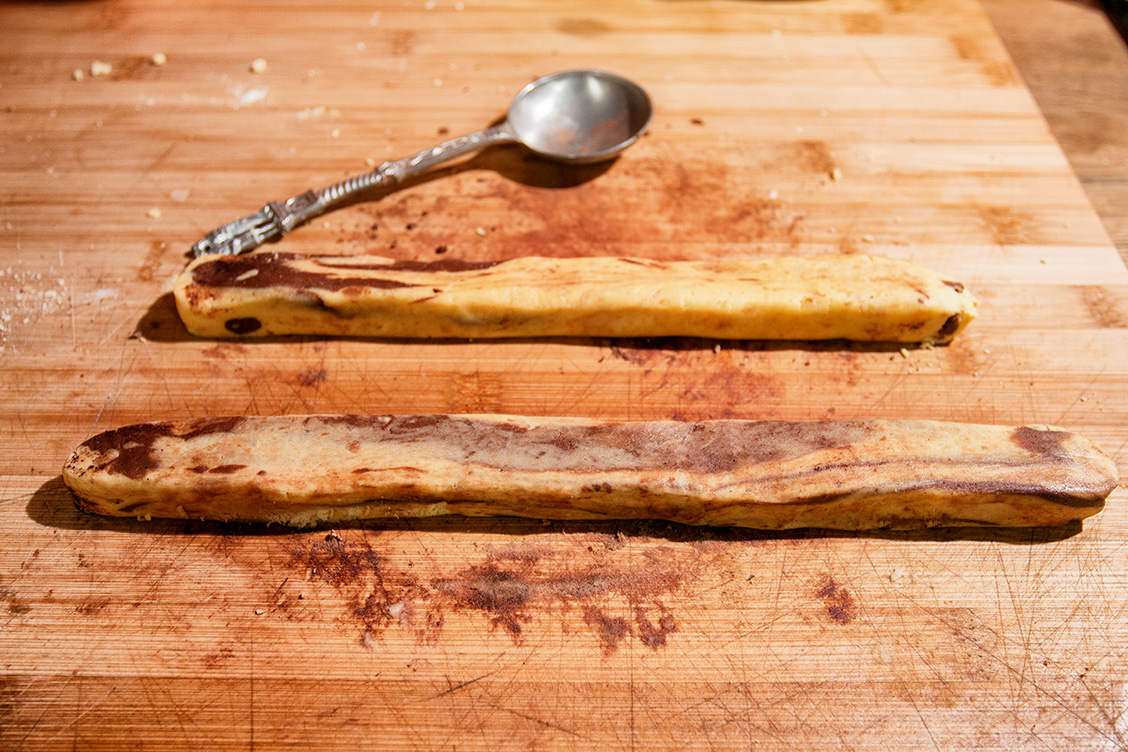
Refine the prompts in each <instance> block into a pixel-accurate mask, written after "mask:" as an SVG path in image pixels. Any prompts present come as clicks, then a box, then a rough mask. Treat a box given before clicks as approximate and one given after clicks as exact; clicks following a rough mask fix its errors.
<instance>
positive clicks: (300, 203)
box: [192, 123, 517, 257]
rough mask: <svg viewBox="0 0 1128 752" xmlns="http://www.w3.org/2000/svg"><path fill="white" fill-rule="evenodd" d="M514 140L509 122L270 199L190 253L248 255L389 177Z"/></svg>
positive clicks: (213, 233) (411, 173) (397, 180)
mask: <svg viewBox="0 0 1128 752" xmlns="http://www.w3.org/2000/svg"><path fill="white" fill-rule="evenodd" d="M515 141H517V137H516V136H515V135H514V134H513V132H512V130H511V129H510V128H509V127H508V123H502V124H501V125H496V126H494V127H492V128H486V129H485V130H481V131H477V132H475V133H470V134H468V135H465V136H459V137H458V138H452V139H450V140H449V141H444V142H443V143H441V144H439V145H438V146H433V147H431V148H430V149H426V150H424V151H421V152H419V153H418V154H414V155H412V156H410V157H406V158H404V159H399V160H396V161H394V162H385V163H384V164H382V165H380V166H379V167H377V168H376V169H375V170H373V171H372V172H366V173H364V174H363V175H356V176H354V177H351V178H346V179H345V180H342V181H341V182H339V183H334V184H333V185H331V186H329V187H328V188H322V189H321V190H319V191H314V190H309V191H306V192H305V193H302V194H299V195H297V196H294V197H293V198H289V199H287V200H285V201H271V202H270V203H268V204H267V205H266V206H264V207H263V208H262V209H260V210H258V211H257V212H255V213H254V214H251V215H250V216H247V217H243V218H242V219H237V220H235V221H234V222H229V223H227V224H225V225H223V226H222V227H218V228H216V229H215V230H212V231H211V232H209V233H208V234H207V235H206V236H205V237H204V238H203V239H202V240H200V241H199V242H197V243H196V244H195V245H193V246H192V255H193V256H197V257H198V256H205V255H208V254H224V255H228V256H235V255H238V254H240V253H246V252H247V251H250V250H252V249H254V248H257V247H258V246H260V245H262V244H263V243H265V242H267V241H270V240H277V239H278V238H281V237H282V236H283V235H286V234H287V233H289V232H290V231H291V230H293V229H294V228H295V227H297V226H298V225H300V224H303V223H305V222H308V221H309V220H311V219H313V218H314V217H317V216H320V215H322V214H324V213H325V212H326V211H328V210H330V209H332V208H333V207H334V206H337V205H339V204H342V203H344V202H345V201H347V200H349V199H351V198H353V197H355V196H357V195H359V194H361V193H364V192H365V191H368V190H370V189H372V188H375V187H376V186H378V185H382V184H384V183H387V182H388V181H391V182H392V184H398V183H401V182H403V181H404V180H406V179H407V178H410V177H414V176H416V175H419V174H422V173H424V172H426V171H428V170H430V169H432V168H434V167H437V166H438V165H440V164H442V163H444V162H447V161H449V160H451V159H455V158H456V157H460V156H462V155H463V154H467V153H469V152H472V151H477V150H478V149H481V148H483V147H485V146H490V145H492V144H498V143H513V142H515Z"/></svg>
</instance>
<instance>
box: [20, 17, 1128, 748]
mask: <svg viewBox="0 0 1128 752" xmlns="http://www.w3.org/2000/svg"><path fill="white" fill-rule="evenodd" d="M0 39H2V40H3V42H4V44H3V47H2V49H0V63H2V65H0V101H2V102H3V104H4V109H3V111H0V171H2V172H0V174H2V175H3V190H2V191H0V249H2V256H0V304H2V310H0V347H2V350H0V385H2V389H3V392H2V393H3V395H4V397H3V404H4V410H3V418H2V419H0V442H2V444H0V450H2V451H0V458H2V459H0V530H2V531H3V533H4V540H5V543H4V545H3V546H0V747H2V748H4V749H37V750H38V749H55V748H73V749H115V750H116V749H122V748H130V747H135V748H140V749H178V750H179V749H245V748H275V747H283V746H286V747H294V746H306V747H311V746H314V745H316V747H317V748H325V747H341V748H350V749H356V748H379V749H410V750H447V749H459V750H465V749H482V750H494V749H510V748H519V749H551V748H577V749H589V748H601V749H636V748H637V749H658V748H667V749H697V748H702V749H704V748H764V749H787V750H791V749H802V748H830V747H844V748H849V749H883V750H884V749H889V750H901V749H909V748H926V749H969V748H977V749H1004V748H1006V749H1016V748H1021V749H1038V748H1073V749H1085V750H1113V749H1121V748H1124V747H1125V745H1126V743H1128V722H1126V721H1125V718H1126V716H1125V715H1124V712H1125V709H1126V707H1128V689H1126V684H1125V678H1124V677H1125V673H1126V668H1128V665H1126V663H1128V662H1126V660H1125V653H1126V650H1128V624H1126V621H1128V618H1126V613H1128V610H1126V609H1128V595H1126V592H1128V591H1126V588H1125V585H1126V584H1128V582H1126V579H1128V575H1126V572H1128V557H1126V554H1125V547H1124V545H1123V541H1124V539H1125V535H1126V534H1128V513H1126V509H1125V502H1126V501H1128V499H1126V494H1125V493H1124V492H1123V491H1122V490H1117V491H1116V492H1114V494H1113V496H1112V497H1111V499H1110V502H1109V505H1108V508H1107V509H1106V510H1105V511H1104V512H1103V513H1102V514H1101V515H1099V516H1098V517H1096V518H1093V519H1091V520H1090V521H1088V522H1087V523H1086V524H1085V525H1084V527H1083V528H1081V527H1076V528H1069V529H1055V530H1034V531H1022V530H1020V531H983V530H967V531H948V532H943V531H941V532H930V533H920V534H881V533H876V534H866V535H843V534H827V533H823V532H819V531H809V532H802V533H797V534H787V535H780V534H761V533H757V532H754V531H734V530H696V529H689V528H683V527H678V526H673V525H668V524H665V523H631V524H602V523H600V524H596V523H592V524H571V523H569V524H561V523H541V522H539V521H536V520H533V521H522V520H513V519H487V520H467V519H460V518H455V519H439V520H427V521H409V520H404V521H398V522H394V523H389V524H365V525H358V526H353V527H345V528H338V529H335V530H318V531H306V532H291V531H287V530H282V529H278V528H266V529H258V528H250V527H234V526H227V527H225V526H220V525H212V524H205V523H192V522H159V521H153V522H141V521H133V520H109V519H100V518H93V517H90V516H87V515H84V514H82V513H80V512H78V511H77V510H76V509H75V508H74V506H73V505H72V504H71V501H70V499H69V497H68V495H67V493H66V491H65V489H64V488H63V486H62V483H61V481H60V478H59V469H60V467H61V465H62V463H63V461H64V459H65V458H66V456H67V455H68V454H69V452H70V450H71V449H72V448H73V447H74V446H75V445H76V444H78V443H79V442H81V441H83V440H84V439H86V438H87V437H89V436H90V435H91V434H93V433H95V432H97V431H100V430H104V429H108V428H112V427H116V426H119V425H123V424H127V423H133V422H138V421H145V420H153V419H165V418H183V417H196V416H205V415H219V414H236V415H242V414H257V415H268V414H286V413H307V412H330V413H337V412H359V413H414V412H433V411H439V412H467V411H470V412H483V411H485V412H495V411H500V412H513V413H524V414H532V415H577V416H591V417H598V418H622V419H639V418H684V419H699V418H720V417H740V418H763V419H794V420H818V419H824V418H864V417H885V418H895V417H911V418H932V419H943V420H962V421H977V422H989V423H1000V424H1021V423H1050V424H1056V425H1060V426H1063V427H1066V428H1069V429H1071V430H1075V431H1080V432H1082V433H1084V434H1086V435H1088V436H1090V437H1091V438H1093V439H1095V440H1096V441H1098V442H1100V443H1101V444H1103V446H1104V447H1105V448H1106V449H1107V450H1108V451H1109V452H1110V453H1112V454H1113V455H1114V457H1115V458H1116V459H1117V461H1118V463H1119V464H1120V466H1121V468H1122V470H1123V468H1124V467H1125V462H1124V459H1125V456H1124V447H1125V446H1126V445H1128V272H1126V270H1125V268H1124V266H1123V264H1122V263H1121V261H1120V260H1119V258H1118V257H1117V255H1116V253H1115V251H1114V250H1113V248H1112V247H1111V244H1110V242H1109V240H1108V237H1107V235H1106V233H1105V231H1104V230H1103V229H1102V226H1101V224H1100V222H1099V221H1098V219H1097V218H1096V216H1095V215H1094V213H1093V211H1092V209H1091V207H1090V206H1089V204H1088V202H1087V200H1086V199H1085V197H1084V194H1083V193H1082V191H1081V189H1080V187H1079V186H1078V183H1077V181H1076V179H1075V178H1074V176H1073V174H1072V173H1071V172H1070V170H1069V167H1068V165H1067V163H1066V160H1065V159H1064V157H1063V156H1062V153H1061V151H1060V150H1059V148H1058V147H1057V145H1056V144H1055V143H1054V141H1053V139H1052V138H1051V136H1050V135H1049V133H1048V131H1047V128H1046V124H1045V122H1044V120H1043V119H1042V117H1041V115H1040V114H1039V112H1038V110H1037V108H1036V106H1035V105H1034V103H1033V101H1032V100H1031V97H1030V96H1029V94H1028V92H1027V90H1026V89H1025V88H1024V86H1023V85H1022V83H1021V81H1020V80H1019V79H1018V77H1017V75H1016V73H1015V72H1014V69H1013V68H1012V66H1011V64H1010V63H1009V61H1008V59H1007V56H1006V54H1005V52H1004V50H1003V48H1002V47H1001V45H1000V43H999V42H998V40H997V38H996V37H995V35H994V33H993V31H992V29H991V28H990V26H989V24H988V23H987V22H986V20H985V18H984V16H983V13H982V11H981V9H980V8H979V7H978V5H977V4H976V3H975V2H973V1H972V0H949V1H947V2H940V1H939V0H937V1H935V2H926V1H924V0H920V1H906V0H886V1H885V2H879V1H878V0H827V1H826V2H812V3H784V2H729V1H726V0H684V1H682V2H673V1H672V0H671V1H663V0H633V1H632V2H624V3H595V2H587V1H585V0H577V1H576V2H563V3H547V2H545V3H530V2H517V1H516V0H466V1H465V2H458V3H454V2H452V1H451V0H435V1H433V2H426V3H424V2H422V0H418V1H415V2H410V3H408V2H402V3H396V2H378V3H360V2H349V1H348V0H346V1H344V2H339V3H334V4H332V5H329V6H324V7H323V6H321V5H319V4H301V3H280V4H265V3H263V4H257V3H244V4H232V3H190V4H185V3H172V2H168V1H167V0H150V1H149V2H146V3H140V2H115V3H86V4H48V5H38V4H8V5H4V6H3V8H2V9H0ZM158 52H159V53H164V54H165V55H166V56H167V63H166V64H164V65H159V66H158V65H155V64H153V63H152V62H151V56H152V55H153V54H154V53H158ZM256 58H262V59H263V60H265V61H266V64H267V67H266V69H265V71H263V72H261V73H252V72H251V71H250V66H251V63H252V61H253V60H255V59H256ZM96 60H97V61H101V62H105V63H108V64H109V65H110V66H111V70H110V71H109V73H108V74H107V75H104V76H92V75H91V65H92V63H93V62H94V61H96ZM573 67H599V68H605V69H609V70H613V71H616V72H619V73H622V74H625V75H628V76H630V77H633V78H635V79H637V80H639V81H640V82H641V83H642V84H643V85H644V86H646V88H647V89H648V90H649V91H650V93H651V95H652V97H653V99H654V102H655V105H656V114H655V119H654V122H653V125H652V127H651V129H650V132H649V134H648V135H647V136H646V137H645V138H643V139H642V140H641V141H640V142H639V143H638V144H637V145H635V146H634V147H632V148H631V149H630V150H629V151H628V152H626V153H625V154H624V155H623V156H622V157H621V158H620V159H619V160H618V161H616V162H614V163H612V164H610V165H604V166H600V167H591V168H582V169H581V168H564V167H560V166H555V165H550V164H546V163H543V162H540V161H538V160H536V159H533V158H532V157H530V156H529V155H528V154H526V153H523V152H522V151H520V150H519V149H516V148H501V149H495V150H493V151H490V152H487V153H484V154H482V155H480V156H478V157H475V158H473V159H471V160H469V161H468V162H466V163H464V164H462V165H459V166H456V167H453V168H450V169H445V170H442V171H439V172H437V173H435V174H433V175H431V176H429V177H428V178H426V179H424V180H421V181H418V182H416V183H414V184H411V185H408V186H404V187H402V188H401V189H399V190H396V191H394V192H392V193H388V194H385V195H380V196H374V197H373V198H372V200H370V201H366V202H363V203H359V204H356V205H353V206H351V207H349V208H347V209H343V210H340V211H337V212H334V213H333V214H331V215H329V216H327V217H325V218H324V219H323V220H318V221H316V222H315V223H313V224H311V225H310V226H307V227H304V228H302V229H301V230H299V231H298V232H296V233H294V234H293V235H292V236H290V237H289V238H288V239H286V240H285V241H284V243H285V247H286V249H287V250H289V251H295V252H303V253H340V254H358V253H378V254H383V255H386V256H389V257H392V258H397V259H416V260H428V259H435V258H457V259H464V260H486V259H503V258H510V257H513V256H519V255H526V254H542V255H551V256H592V255H603V254H629V255H635V256H641V257H647V258H656V259H671V258H705V259H707V258H715V257H721V256H724V257H732V256H749V257H759V256H767V255H773V254H800V255H814V254H821V253H875V254H886V255H891V256H897V257H903V258H910V259H914V260H917V261H920V262H923V263H926V264H928V265H930V266H932V267H934V268H937V269H939V270H942V271H943V272H944V273H945V274H947V275H950V276H951V277H952V278H954V279H959V280H962V281H964V282H965V283H966V284H967V285H968V286H969V287H970V288H971V289H972V290H973V291H974V292H975V293H976V294H977V295H978V297H979V299H980V301H981V305H980V318H979V319H978V320H977V321H976V322H974V323H973V324H972V326H971V327H970V328H969V329H968V330H967V331H966V333H965V334H964V335H963V336H962V337H961V338H960V339H959V340H958V341H957V342H956V343H954V344H953V345H951V346H949V347H944V348H937V349H933V350H915V349H914V350H904V351H901V350H899V348H897V347H883V346H849V345H842V344H839V343H831V344H806V343H782V344H765V343H747V342H727V341H726V342H721V343H712V342H698V341H683V340H678V341H586V340H584V341H581V340H575V341H573V340H569V341H513V342H490V343H479V342H466V341H444V342H432V343H415V342H407V341H352V340H319V339H294V340H286V341H268V342H257V343H217V342H209V341H200V340H196V339H193V338H191V337H189V336H188V335H187V334H186V333H185V332H184V331H183V329H182V328H181V327H180V325H179V323H178V321H177V319H176V317H175V313H174V311H173V309H172V306H171V299H170V296H169V290H170V289H171V283H172V280H173V278H174V277H175V275H176V274H177V272H178V271H179V270H180V269H181V268H182V267H183V265H184V263H185V261H186V257H185V252H186V250H187V248H188V247H189V246H190V245H191V244H192V243H193V242H195V241H196V240H197V239H199V238H200V237H202V235H203V234H204V233H205V232H207V231H208V230H210V229H212V228H213V227H215V226H217V225H219V224H221V223H224V222H226V221H228V220H230V219H233V218H235V217H236V216H242V215H244V214H247V213H249V212H251V211H254V210H256V209H258V208H259V207H260V206H262V205H263V204H264V203H265V202H266V201H267V200H272V199H282V198H286V197H288V196H291V195H294V194H297V193H299V192H301V191H303V190H305V189H306V188H310V187H317V186H321V185H324V184H328V183H331V182H334V181H336V180H338V179H340V178H342V177H343V176H345V175H348V174H352V173H356V172H358V171H363V170H364V169H367V168H366V166H365V165H366V162H367V163H368V164H370V165H371V164H375V163H378V162H380V161H383V160H385V159H389V158H394V157H400V156H405V155H407V154H410V153H413V152H415V151H417V150H420V149H423V148H426V147H428V146H430V145H432V144H434V143H436V142H438V141H440V140H442V139H444V138H446V137H449V136H453V135H457V134H459V133H464V132H469V131H472V130H476V129H478V128H480V127H483V126H485V125H486V124H488V123H490V122H491V121H493V120H494V119H496V118H498V117H499V116H500V115H502V114H503V113H504V111H505V109H506V107H507V104H508V101H509V99H510V97H511V96H512V94H513V93H515V92H516V91H517V90H518V89H519V88H520V87H521V86H523V85H524V84H525V83H527V82H528V81H529V80H531V79H533V78H534V77H537V76H540V75H544V74H547V73H551V72H554V71H557V70H562V69H567V68H573ZM76 70H79V71H82V72H83V76H82V80H76V78H77V77H76V76H74V75H73V71H76ZM714 345H716V346H714Z"/></svg>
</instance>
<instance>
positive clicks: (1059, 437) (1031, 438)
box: [1011, 426, 1069, 456]
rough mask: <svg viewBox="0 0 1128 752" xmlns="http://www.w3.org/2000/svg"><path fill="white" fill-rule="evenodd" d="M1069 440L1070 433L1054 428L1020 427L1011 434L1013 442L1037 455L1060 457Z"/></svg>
mask: <svg viewBox="0 0 1128 752" xmlns="http://www.w3.org/2000/svg"><path fill="white" fill-rule="evenodd" d="M1068 438H1069V432H1068V431H1058V430H1055V429H1052V428H1044V429H1039V428H1034V427H1032V426H1019V427H1018V428H1016V429H1014V433H1013V434H1011V441H1013V442H1014V443H1015V445H1016V446H1019V447H1021V448H1023V449H1026V450H1027V451H1030V452H1034V453H1035V454H1045V455H1049V456H1058V455H1060V454H1062V452H1063V446H1062V445H1063V443H1064V442H1065V440H1066V439H1068Z"/></svg>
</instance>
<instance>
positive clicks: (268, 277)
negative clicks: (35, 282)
mask: <svg viewBox="0 0 1128 752" xmlns="http://www.w3.org/2000/svg"><path fill="white" fill-rule="evenodd" d="M175 296H176V305H177V310H178V311H179V313H180V317H181V319H182V320H183V321H184V324H185V326H186V327H187V328H188V331H189V332H191V333H192V334H195V335H197V336H200V337H224V338H227V337H243V336H254V337H258V336H269V335H289V334H314V335H340V336H356V337H390V338H401V337H411V338H443V337H469V338H498V337H672V336H683V337H702V338H715V339H751V340H827V339H845V340H854V341H864V342H898V343H945V342H949V341H951V339H952V338H953V337H954V336H955V335H956V334H957V333H959V332H960V331H961V330H962V329H963V328H964V327H965V326H967V324H968V322H970V321H971V320H972V318H974V316H975V307H976V301H975V299H974V298H973V297H972V296H971V294H970V293H968V292H967V291H966V290H965V289H964V286H963V284H961V283H959V282H954V281H950V280H946V279H945V278H943V277H942V276H940V275H939V274H937V273H935V272H933V271H931V270H930V269H928V268H926V267H924V266H921V265H919V264H916V263H913V262H909V261H903V260H898V259H890V258H883V257H871V256H861V255H839V256H826V257H817V258H802V257H783V258H769V259H750V260H737V259H734V260H714V261H672V262H658V261H649V260H645V259H636V258H622V257H598V258H542V257H524V258H515V259H512V260H509V261H502V262H484V263H480V264H479V263H469V262H459V261H454V260H448V261H440V262H435V263H422V262H405V261H392V260H389V259H385V258H380V257H375V256H359V257H358V256H352V257H347V256H345V257H342V256H329V257H324V256H323V257H304V256H296V255H291V254H279V253H271V252H269V251H266V252H261V251H260V252H257V253H254V254H249V255H245V256H205V257H203V258H200V259H197V260H196V261H194V262H193V263H192V264H191V265H189V267H188V268H187V269H186V270H185V271H184V272H183V274H181V275H180V277H179V279H178V280H177V282H176V288H175Z"/></svg>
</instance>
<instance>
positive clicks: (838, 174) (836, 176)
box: [830, 167, 842, 181]
mask: <svg viewBox="0 0 1128 752" xmlns="http://www.w3.org/2000/svg"><path fill="white" fill-rule="evenodd" d="M830 179H831V180H834V181H838V180H841V179H842V168H841V167H835V168H834V169H833V170H831V171H830Z"/></svg>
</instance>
